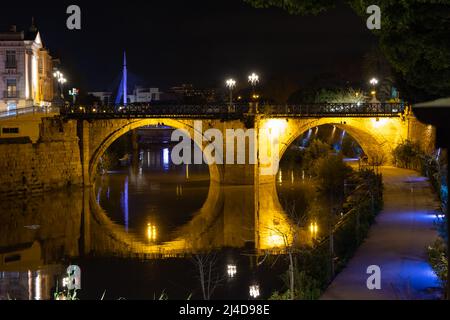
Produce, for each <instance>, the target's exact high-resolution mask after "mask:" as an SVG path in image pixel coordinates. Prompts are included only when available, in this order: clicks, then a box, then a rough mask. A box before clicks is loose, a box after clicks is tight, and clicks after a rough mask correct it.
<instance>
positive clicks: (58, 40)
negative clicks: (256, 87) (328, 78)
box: [0, 0, 376, 91]
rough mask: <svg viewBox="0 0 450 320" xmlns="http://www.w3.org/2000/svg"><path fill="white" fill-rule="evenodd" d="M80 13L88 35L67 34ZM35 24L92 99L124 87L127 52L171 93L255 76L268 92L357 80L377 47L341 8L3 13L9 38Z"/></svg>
mask: <svg viewBox="0 0 450 320" xmlns="http://www.w3.org/2000/svg"><path fill="white" fill-rule="evenodd" d="M70 4H78V5H79V6H80V7H81V10H82V30H81V31H70V30H68V29H67V28H66V19H67V17H68V15H67V14H66V8H67V6H68V5H70ZM32 16H34V17H35V21H36V25H37V26H38V27H39V29H40V31H41V35H42V38H43V41H44V44H45V45H46V46H47V47H48V48H49V49H50V51H51V53H52V55H53V56H54V57H59V58H60V59H61V61H62V69H63V71H65V73H66V75H67V78H68V79H69V81H70V84H69V86H72V85H73V86H78V87H81V88H84V89H86V90H90V91H93V90H103V89H112V88H113V87H114V84H115V83H116V82H117V81H119V75H120V72H121V64H122V61H121V60H122V52H123V50H126V52H127V56H128V68H129V72H130V74H131V75H132V77H133V78H134V79H137V80H138V82H139V84H142V85H151V86H156V87H160V88H162V89H164V88H167V87H169V86H174V85H178V84H181V83H193V84H194V85H196V86H199V87H220V86H222V85H223V81H224V80H225V79H226V78H227V77H230V76H232V77H234V78H235V79H237V80H238V81H240V83H246V76H247V75H248V74H249V73H250V72H252V71H255V72H258V73H259V74H260V75H261V79H262V82H263V83H264V82H270V81H279V82H283V83H290V84H291V85H292V84H295V85H302V84H304V83H306V82H307V81H308V80H310V79H311V78H313V77H315V76H317V75H320V74H323V73H327V72H334V73H338V74H341V75H342V76H343V77H349V80H350V78H358V77H359V75H360V70H359V69H358V68H359V67H358V66H359V65H358V64H357V63H354V62H355V61H360V60H361V58H362V56H363V55H364V53H366V52H367V51H369V50H370V48H371V47H373V46H374V45H375V44H376V40H375V37H374V36H373V35H372V34H371V33H370V31H369V30H367V28H366V26H365V23H366V22H365V21H364V20H363V19H361V18H360V17H358V16H357V15H356V14H355V13H354V12H353V11H352V10H351V9H350V8H347V7H346V6H345V5H341V4H339V5H338V6H337V7H336V9H334V10H332V11H329V12H327V13H325V14H321V15H319V16H306V17H301V16H291V15H289V14H287V13H286V12H284V11H282V10H279V9H255V8H253V7H250V6H249V5H247V4H245V3H244V2H243V1H241V0H214V1H211V0H209V1H199V0H195V1H194V0H192V1H181V0H180V1H175V0H169V1H168V0H160V1H124V2H123V4H119V3H117V2H113V1H93V0H91V1H70V2H67V1H58V2H56V1H35V2H33V3H26V5H25V4H23V3H22V2H20V1H15V2H12V1H8V2H5V3H2V7H1V9H0V26H1V29H2V30H8V29H9V25H12V24H16V25H17V26H18V27H19V28H21V29H23V28H24V27H28V26H29V25H30V22H31V17H32ZM350 66H352V67H350ZM351 80H355V79H351Z"/></svg>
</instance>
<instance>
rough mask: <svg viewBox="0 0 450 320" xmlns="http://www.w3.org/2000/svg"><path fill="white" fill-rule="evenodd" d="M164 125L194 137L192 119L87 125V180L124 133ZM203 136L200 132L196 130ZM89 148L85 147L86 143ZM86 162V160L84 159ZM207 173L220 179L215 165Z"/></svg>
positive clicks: (112, 121)
mask: <svg viewBox="0 0 450 320" xmlns="http://www.w3.org/2000/svg"><path fill="white" fill-rule="evenodd" d="M157 125H164V126H168V127H171V128H174V129H181V130H183V131H185V132H186V133H187V134H188V135H189V136H190V137H194V131H195V129H194V122H193V120H176V119H170V118H161V119H159V118H155V119H153V118H151V119H136V120H96V121H94V122H92V123H91V124H90V125H89V126H87V128H86V130H89V133H88V135H87V137H86V135H85V134H84V135H83V136H84V138H83V140H84V144H85V146H84V147H83V148H84V149H85V150H86V149H89V155H87V157H88V159H89V169H88V170H89V171H88V176H89V181H90V183H91V184H93V183H94V179H95V171H96V168H97V165H98V163H99V161H100V158H101V157H102V156H103V154H104V153H105V152H106V150H107V149H108V148H109V147H110V146H111V144H112V143H113V142H114V141H116V140H117V139H119V138H120V137H122V136H123V135H125V134H126V133H128V132H130V131H133V130H135V129H138V128H141V127H146V126H157ZM198 133H199V134H201V136H202V137H203V133H202V132H198ZM87 144H88V145H89V148H86V145H87ZM86 162H87V161H86ZM209 175H210V180H211V181H220V171H219V168H218V167H217V165H215V164H211V165H209Z"/></svg>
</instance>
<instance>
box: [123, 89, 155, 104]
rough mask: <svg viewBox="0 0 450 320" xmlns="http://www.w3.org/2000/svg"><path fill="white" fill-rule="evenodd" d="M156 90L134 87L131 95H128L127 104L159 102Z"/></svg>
mask: <svg viewBox="0 0 450 320" xmlns="http://www.w3.org/2000/svg"><path fill="white" fill-rule="evenodd" d="M160 94H161V93H160V92H159V89H158V88H143V87H135V89H134V90H133V94H129V95H128V102H129V103H150V102H155V101H159V100H160Z"/></svg>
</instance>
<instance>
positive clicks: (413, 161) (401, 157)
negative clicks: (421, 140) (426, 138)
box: [393, 140, 424, 170]
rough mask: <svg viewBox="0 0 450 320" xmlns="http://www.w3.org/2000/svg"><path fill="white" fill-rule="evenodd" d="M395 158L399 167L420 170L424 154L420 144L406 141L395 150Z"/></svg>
mask: <svg viewBox="0 0 450 320" xmlns="http://www.w3.org/2000/svg"><path fill="white" fill-rule="evenodd" d="M393 156H394V160H395V164H396V166H397V167H400V168H406V169H416V170H420V169H421V163H422V159H423V156H424V153H423V152H422V151H421V149H420V146H419V145H418V144H416V143H413V142H411V141H410V140H406V141H405V142H403V143H401V144H399V145H398V146H397V147H396V148H395V149H394V151H393Z"/></svg>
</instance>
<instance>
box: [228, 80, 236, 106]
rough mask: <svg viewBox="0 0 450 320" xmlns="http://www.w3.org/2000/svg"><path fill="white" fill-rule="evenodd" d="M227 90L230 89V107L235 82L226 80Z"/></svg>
mask: <svg viewBox="0 0 450 320" xmlns="http://www.w3.org/2000/svg"><path fill="white" fill-rule="evenodd" d="M226 85H227V88H228V89H230V107H231V106H232V105H233V89H234V88H235V87H236V81H235V80H234V79H228V80H227V81H226Z"/></svg>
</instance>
